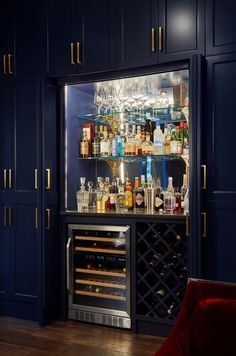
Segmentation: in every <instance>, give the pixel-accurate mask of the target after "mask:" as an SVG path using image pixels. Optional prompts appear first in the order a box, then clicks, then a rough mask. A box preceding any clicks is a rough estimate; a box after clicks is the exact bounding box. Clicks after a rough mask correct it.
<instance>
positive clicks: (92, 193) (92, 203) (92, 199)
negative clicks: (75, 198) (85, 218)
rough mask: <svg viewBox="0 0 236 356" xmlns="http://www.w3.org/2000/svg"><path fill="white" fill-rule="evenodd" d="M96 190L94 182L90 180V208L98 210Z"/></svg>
mask: <svg viewBox="0 0 236 356" xmlns="http://www.w3.org/2000/svg"><path fill="white" fill-rule="evenodd" d="M96 195H97V194H96V191H95V190H94V189H93V182H92V181H88V210H89V211H91V212H95V211H96Z"/></svg>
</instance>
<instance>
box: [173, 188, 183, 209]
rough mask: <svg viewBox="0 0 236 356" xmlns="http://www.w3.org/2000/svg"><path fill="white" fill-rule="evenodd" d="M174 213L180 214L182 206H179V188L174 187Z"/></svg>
mask: <svg viewBox="0 0 236 356" xmlns="http://www.w3.org/2000/svg"><path fill="white" fill-rule="evenodd" d="M175 213H176V214H181V213H182V208H181V194H180V191H179V188H178V187H176V188H175Z"/></svg>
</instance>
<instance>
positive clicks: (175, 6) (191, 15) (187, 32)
mask: <svg viewBox="0 0 236 356" xmlns="http://www.w3.org/2000/svg"><path fill="white" fill-rule="evenodd" d="M202 4H203V2H202V1H197V0H191V1H189V0H179V1H175V0H161V1H160V3H159V13H160V27H161V30H162V32H161V33H160V32H159V35H160V41H161V46H160V53H159V55H160V61H162V62H164V61H166V60H168V57H170V59H171V58H173V59H174V58H180V57H181V56H182V57H181V58H186V57H187V56H189V55H191V54H192V53H196V52H197V51H201V50H202V47H203V36H202V33H203V28H204V22H203V18H204V12H203V6H202ZM159 31H160V30H159ZM201 41H202V43H201Z"/></svg>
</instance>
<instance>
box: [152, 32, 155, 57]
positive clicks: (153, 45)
mask: <svg viewBox="0 0 236 356" xmlns="http://www.w3.org/2000/svg"><path fill="white" fill-rule="evenodd" d="M152 52H155V28H152Z"/></svg>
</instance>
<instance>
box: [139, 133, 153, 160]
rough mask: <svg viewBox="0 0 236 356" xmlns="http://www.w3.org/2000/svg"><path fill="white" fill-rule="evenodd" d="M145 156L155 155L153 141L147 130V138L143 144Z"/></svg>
mask: <svg viewBox="0 0 236 356" xmlns="http://www.w3.org/2000/svg"><path fill="white" fill-rule="evenodd" d="M141 148H142V154H143V156H150V155H153V143H152V142H151V141H150V134H149V133H148V132H146V140H145V141H144V142H143V143H142V145H141Z"/></svg>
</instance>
